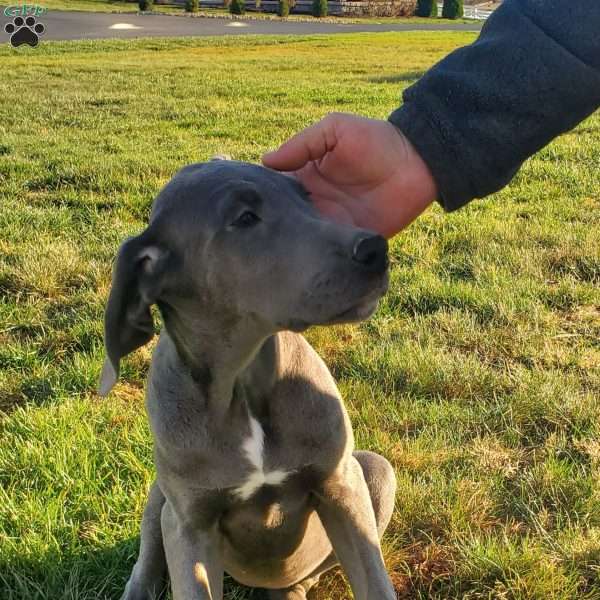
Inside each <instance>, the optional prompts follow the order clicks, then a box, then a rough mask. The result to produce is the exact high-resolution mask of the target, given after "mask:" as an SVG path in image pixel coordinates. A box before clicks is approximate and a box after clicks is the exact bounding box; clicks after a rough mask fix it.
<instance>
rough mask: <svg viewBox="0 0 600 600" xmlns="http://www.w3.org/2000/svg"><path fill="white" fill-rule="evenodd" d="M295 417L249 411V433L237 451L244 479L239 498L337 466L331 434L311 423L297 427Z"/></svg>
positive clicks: (236, 491)
mask: <svg viewBox="0 0 600 600" xmlns="http://www.w3.org/2000/svg"><path fill="white" fill-rule="evenodd" d="M293 419H294V417H293V415H290V420H291V421H290V422H288V423H282V422H280V421H279V420H277V419H274V420H268V419H267V420H265V419H262V420H259V418H258V417H256V416H254V415H253V414H251V413H250V414H248V435H246V436H245V437H244V438H243V439H242V441H241V444H240V448H239V453H238V456H239V459H240V463H241V466H242V468H241V479H240V481H239V482H238V484H237V485H235V486H234V489H233V494H234V496H235V497H236V498H237V499H239V500H242V501H246V500H249V499H250V498H252V497H253V496H254V495H255V494H257V493H258V492H259V491H260V490H261V489H263V488H264V487H274V488H283V487H293V486H295V485H297V484H298V482H299V481H303V482H305V484H308V481H309V480H313V479H315V477H314V476H313V477H307V473H311V474H313V475H314V474H316V473H321V474H322V475H323V476H325V475H326V474H327V472H328V471H330V470H332V469H333V468H334V467H335V463H336V460H337V459H338V458H339V454H338V453H337V452H335V449H334V445H333V444H331V439H332V436H331V435H330V436H329V438H328V439H327V438H325V437H324V436H321V435H319V432H317V431H315V428H314V424H313V425H311V423H306V424H305V426H304V427H300V428H297V427H294V426H293V425H294V423H293ZM317 478H318V477H317Z"/></svg>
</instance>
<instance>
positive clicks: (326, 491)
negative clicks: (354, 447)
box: [317, 456, 396, 600]
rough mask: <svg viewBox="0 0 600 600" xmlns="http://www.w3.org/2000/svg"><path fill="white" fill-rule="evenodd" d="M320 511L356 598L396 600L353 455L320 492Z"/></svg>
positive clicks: (364, 486) (340, 466)
mask: <svg viewBox="0 0 600 600" xmlns="http://www.w3.org/2000/svg"><path fill="white" fill-rule="evenodd" d="M317 496H318V498H319V500H320V502H319V503H318V505H317V513H318V515H319V518H320V519H321V522H322V523H323V527H324V528H325V531H326V532H327V535H328V536H329V540H330V541H331V545H332V546H333V550H334V552H335V554H336V556H337V558H338V560H339V561H340V563H341V565H342V567H343V569H344V572H345V573H346V576H347V577H348V579H349V581H350V585H351V587H352V591H353V593H354V598H355V599H356V600H395V598H396V594H395V592H394V587H393V586H392V582H391V581H390V578H389V576H388V574H387V572H386V570H385V565H384V563H383V557H382V555H381V548H380V545H379V536H378V534H377V525H376V521H375V514H374V512H373V505H372V503H371V498H370V495H369V489H368V487H367V484H366V482H365V478H364V475H363V470H362V468H361V466H360V464H359V463H358V461H357V460H356V459H355V458H354V457H353V456H350V457H348V458H347V459H344V461H343V462H342V463H341V464H340V465H339V467H338V469H337V471H336V472H335V473H334V474H333V475H332V476H331V477H330V478H329V479H328V480H326V481H325V483H324V484H323V485H322V487H321V489H320V490H319V491H318V492H317Z"/></svg>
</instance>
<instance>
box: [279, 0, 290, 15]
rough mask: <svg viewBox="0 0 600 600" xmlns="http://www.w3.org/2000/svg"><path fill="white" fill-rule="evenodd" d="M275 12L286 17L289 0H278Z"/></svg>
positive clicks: (288, 11)
mask: <svg viewBox="0 0 600 600" xmlns="http://www.w3.org/2000/svg"><path fill="white" fill-rule="evenodd" d="M277 12H278V13H279V16H280V17H287V16H288V15H289V14H290V2H289V0H279V10H278V11H277Z"/></svg>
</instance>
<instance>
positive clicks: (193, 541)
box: [161, 501, 223, 600]
mask: <svg viewBox="0 0 600 600" xmlns="http://www.w3.org/2000/svg"><path fill="white" fill-rule="evenodd" d="M161 524H162V531H163V541H164V545H165V553H166V555H167V565H168V567H169V575H170V577H171V590H172V592H173V600H222V598H223V561H222V557H221V550H220V543H219V534H218V532H217V527H216V524H215V526H214V527H212V528H211V529H210V530H203V529H201V528H199V527H195V526H193V525H191V524H186V523H184V522H183V521H182V520H181V519H180V518H178V516H177V515H176V514H175V511H174V510H173V508H172V506H171V505H170V504H169V502H168V501H167V502H166V503H165V505H164V506H163V510H162V515H161Z"/></svg>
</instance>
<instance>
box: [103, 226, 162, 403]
mask: <svg viewBox="0 0 600 600" xmlns="http://www.w3.org/2000/svg"><path fill="white" fill-rule="evenodd" d="M149 237H150V236H149V235H148V231H146V232H144V233H142V234H141V235H140V236H138V237H134V238H129V239H128V240H126V241H125V242H124V243H123V245H122V246H121V248H120V249H119V254H118V256H117V260H116V263H115V266H114V269H113V279H112V287H111V290H110V295H109V297H108V304H107V306H106V312H105V313H104V346H105V348H106V355H107V358H106V360H105V361H104V367H103V368H102V374H101V375H100V385H99V388H98V393H99V394H100V395H101V396H106V395H107V394H108V393H109V392H110V390H111V389H112V388H113V386H114V385H115V383H116V382H117V379H118V377H119V361H120V360H121V358H123V357H124V356H125V355H127V354H129V353H130V352H133V351H134V350H135V349H136V348H139V347H140V346H143V345H144V344H146V343H147V342H149V341H150V340H151V339H152V337H153V336H154V322H153V320H152V313H151V312H150V307H151V306H152V304H154V303H155V302H156V300H157V299H158V297H159V295H160V293H161V290H162V288H163V285H164V278H165V272H166V264H167V261H168V252H167V251H166V250H165V249H163V248H161V247H160V246H158V245H157V244H154V243H152V242H151V241H150V240H149V239H148V238H149Z"/></svg>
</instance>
